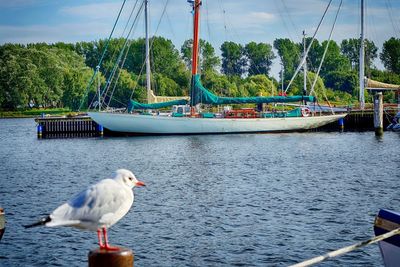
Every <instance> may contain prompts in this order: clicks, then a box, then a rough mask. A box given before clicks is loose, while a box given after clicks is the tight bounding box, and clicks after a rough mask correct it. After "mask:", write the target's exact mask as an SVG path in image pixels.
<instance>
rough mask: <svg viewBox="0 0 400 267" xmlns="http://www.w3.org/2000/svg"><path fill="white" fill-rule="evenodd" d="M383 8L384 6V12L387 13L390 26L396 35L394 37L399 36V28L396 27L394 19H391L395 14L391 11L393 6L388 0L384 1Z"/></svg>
mask: <svg viewBox="0 0 400 267" xmlns="http://www.w3.org/2000/svg"><path fill="white" fill-rule="evenodd" d="M385 6H386V10H387V12H388V15H389V18H390V22H391V24H392V27H393V30H394V32H395V33H396V35H397V36H399V33H400V26H398V25H397V24H396V21H395V19H394V18H393V13H395V12H394V11H393V6H392V3H391V2H390V0H386V1H385Z"/></svg>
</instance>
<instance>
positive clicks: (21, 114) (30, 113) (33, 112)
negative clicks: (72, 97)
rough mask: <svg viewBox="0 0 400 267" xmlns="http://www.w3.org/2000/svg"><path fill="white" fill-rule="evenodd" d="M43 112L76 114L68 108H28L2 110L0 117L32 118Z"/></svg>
mask: <svg viewBox="0 0 400 267" xmlns="http://www.w3.org/2000/svg"><path fill="white" fill-rule="evenodd" d="M42 113H44V114H49V115H69V114H74V112H72V111H71V110H70V109H66V108H53V109H28V110H14V111H0V118H32V117H36V116H40V115H41V114H42Z"/></svg>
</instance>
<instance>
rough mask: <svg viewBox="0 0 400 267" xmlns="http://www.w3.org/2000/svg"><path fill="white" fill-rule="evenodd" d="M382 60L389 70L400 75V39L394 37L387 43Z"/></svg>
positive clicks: (383, 49)
mask: <svg viewBox="0 0 400 267" xmlns="http://www.w3.org/2000/svg"><path fill="white" fill-rule="evenodd" d="M380 59H381V60H382V63H383V65H384V66H385V68H386V69H387V70H389V71H391V72H394V73H396V74H400V39H398V38H394V37H392V38H390V39H389V40H387V41H385V42H384V43H383V47H382V53H381V54H380Z"/></svg>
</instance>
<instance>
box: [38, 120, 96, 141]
mask: <svg viewBox="0 0 400 267" xmlns="http://www.w3.org/2000/svg"><path fill="white" fill-rule="evenodd" d="M35 122H36V123H37V134H38V138H52V137H54V138H62V137H91V136H102V135H103V127H102V126H101V125H98V124H97V123H96V122H95V121H93V120H92V119H91V118H90V117H89V116H87V115H80V116H70V117H69V116H57V117H55V116H51V117H46V116H41V117H38V118H36V119H35Z"/></svg>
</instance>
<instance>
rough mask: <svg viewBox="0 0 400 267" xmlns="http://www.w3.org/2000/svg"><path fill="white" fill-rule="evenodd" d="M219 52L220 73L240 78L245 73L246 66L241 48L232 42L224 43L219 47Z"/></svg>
mask: <svg viewBox="0 0 400 267" xmlns="http://www.w3.org/2000/svg"><path fill="white" fill-rule="evenodd" d="M221 52H222V68H221V72H222V73H224V74H226V75H229V76H232V75H236V76H239V77H240V76H242V75H243V74H244V73H245V71H246V65H247V62H246V58H245V57H244V48H243V46H242V45H241V44H237V43H234V42H224V43H223V44H222V45H221Z"/></svg>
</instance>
